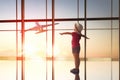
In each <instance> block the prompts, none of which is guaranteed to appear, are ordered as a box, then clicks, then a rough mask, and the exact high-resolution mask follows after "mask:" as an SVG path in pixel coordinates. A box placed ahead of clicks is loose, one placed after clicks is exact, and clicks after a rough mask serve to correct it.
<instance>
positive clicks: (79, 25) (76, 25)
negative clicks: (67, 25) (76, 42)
mask: <svg viewBox="0 0 120 80" xmlns="http://www.w3.org/2000/svg"><path fill="white" fill-rule="evenodd" d="M75 29H76V30H77V32H78V33H79V34H81V31H82V30H83V26H82V25H81V24H80V23H75Z"/></svg>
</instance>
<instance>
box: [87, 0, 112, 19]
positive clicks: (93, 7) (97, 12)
mask: <svg viewBox="0 0 120 80" xmlns="http://www.w3.org/2000/svg"><path fill="white" fill-rule="evenodd" d="M113 1H114V0H113ZM110 16H111V1H110V0H88V1H87V17H110Z"/></svg>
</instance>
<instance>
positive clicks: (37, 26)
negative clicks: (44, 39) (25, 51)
mask: <svg viewBox="0 0 120 80" xmlns="http://www.w3.org/2000/svg"><path fill="white" fill-rule="evenodd" d="M35 24H36V26H34V27H32V28H29V29H27V30H25V32H27V31H38V32H36V33H35V34H38V33H42V32H46V31H48V30H45V29H43V28H46V27H48V26H52V24H47V25H40V24H39V23H38V22H35ZM57 24H59V23H55V24H54V25H57Z"/></svg>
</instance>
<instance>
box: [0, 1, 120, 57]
mask: <svg viewBox="0 0 120 80" xmlns="http://www.w3.org/2000/svg"><path fill="white" fill-rule="evenodd" d="M15 1H16V0H0V10H1V11H0V20H15V19H16V4H15V3H16V2H15ZM6 2H7V3H6ZM45 4H46V3H45V0H25V19H45V18H46V10H45V9H46V5H45ZM94 6H95V7H94ZM20 8H21V2H20V0H18V19H21V9H20ZM79 8H80V12H79V15H80V16H79V17H80V18H84V0H80V6H79ZM47 11H48V18H51V17H52V8H51V0H48V10H47ZM87 17H88V18H91V17H93V18H95V17H97V18H99V17H111V2H110V0H88V2H87ZM113 17H118V0H113ZM55 18H77V0H69V4H68V0H55ZM75 22H76V21H66V22H64V21H59V22H58V23H59V24H58V25H55V29H56V30H55V56H56V57H65V58H70V57H71V56H72V54H71V36H69V35H65V36H61V35H59V33H60V32H64V31H72V30H57V29H73V27H74V23H75ZM48 23H49V24H51V22H48ZM80 23H81V24H82V25H84V22H83V21H80ZM39 24H41V25H42V24H45V22H39ZM33 26H35V23H34V22H26V23H25V29H28V28H31V27H33ZM18 27H19V29H21V23H18ZM112 27H113V30H112V44H111V30H110V28H111V20H106V21H105V20H103V21H102V20H101V21H87V29H88V30H87V36H88V37H89V38H90V39H89V40H87V57H88V58H89V57H90V58H91V57H92V58H101V57H102V58H110V57H111V49H112V57H113V58H118V53H119V44H118V43H119V40H118V39H119V29H118V27H119V25H118V20H113V24H112ZM15 29H16V23H0V36H1V39H0V56H15V55H16V32H15V31H3V30H15ZM48 29H49V31H48V32H47V41H46V33H41V34H35V31H29V32H26V33H25V55H26V56H29V57H31V56H32V57H33V56H35V57H36V56H37V57H38V56H40V57H45V56H46V42H47V48H48V52H47V53H48V56H51V50H52V48H51V47H52V37H51V34H52V32H51V30H50V29H51V27H49V28H48ZM93 29H97V30H93ZM102 29H105V30H102ZM82 33H83V34H84V30H83V31H82ZM80 44H81V57H83V56H84V38H82V39H81V41H80ZM111 45H112V47H111ZM18 51H19V53H18V54H19V55H21V33H20V32H18Z"/></svg>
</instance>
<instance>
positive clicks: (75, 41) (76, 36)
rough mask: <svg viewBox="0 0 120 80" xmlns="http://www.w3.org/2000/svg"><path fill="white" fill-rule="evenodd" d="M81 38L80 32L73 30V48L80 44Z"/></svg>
mask: <svg viewBox="0 0 120 80" xmlns="http://www.w3.org/2000/svg"><path fill="white" fill-rule="evenodd" d="M80 39H81V35H80V34H78V33H76V32H72V48H74V47H78V46H80V43H79V41H80Z"/></svg>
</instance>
